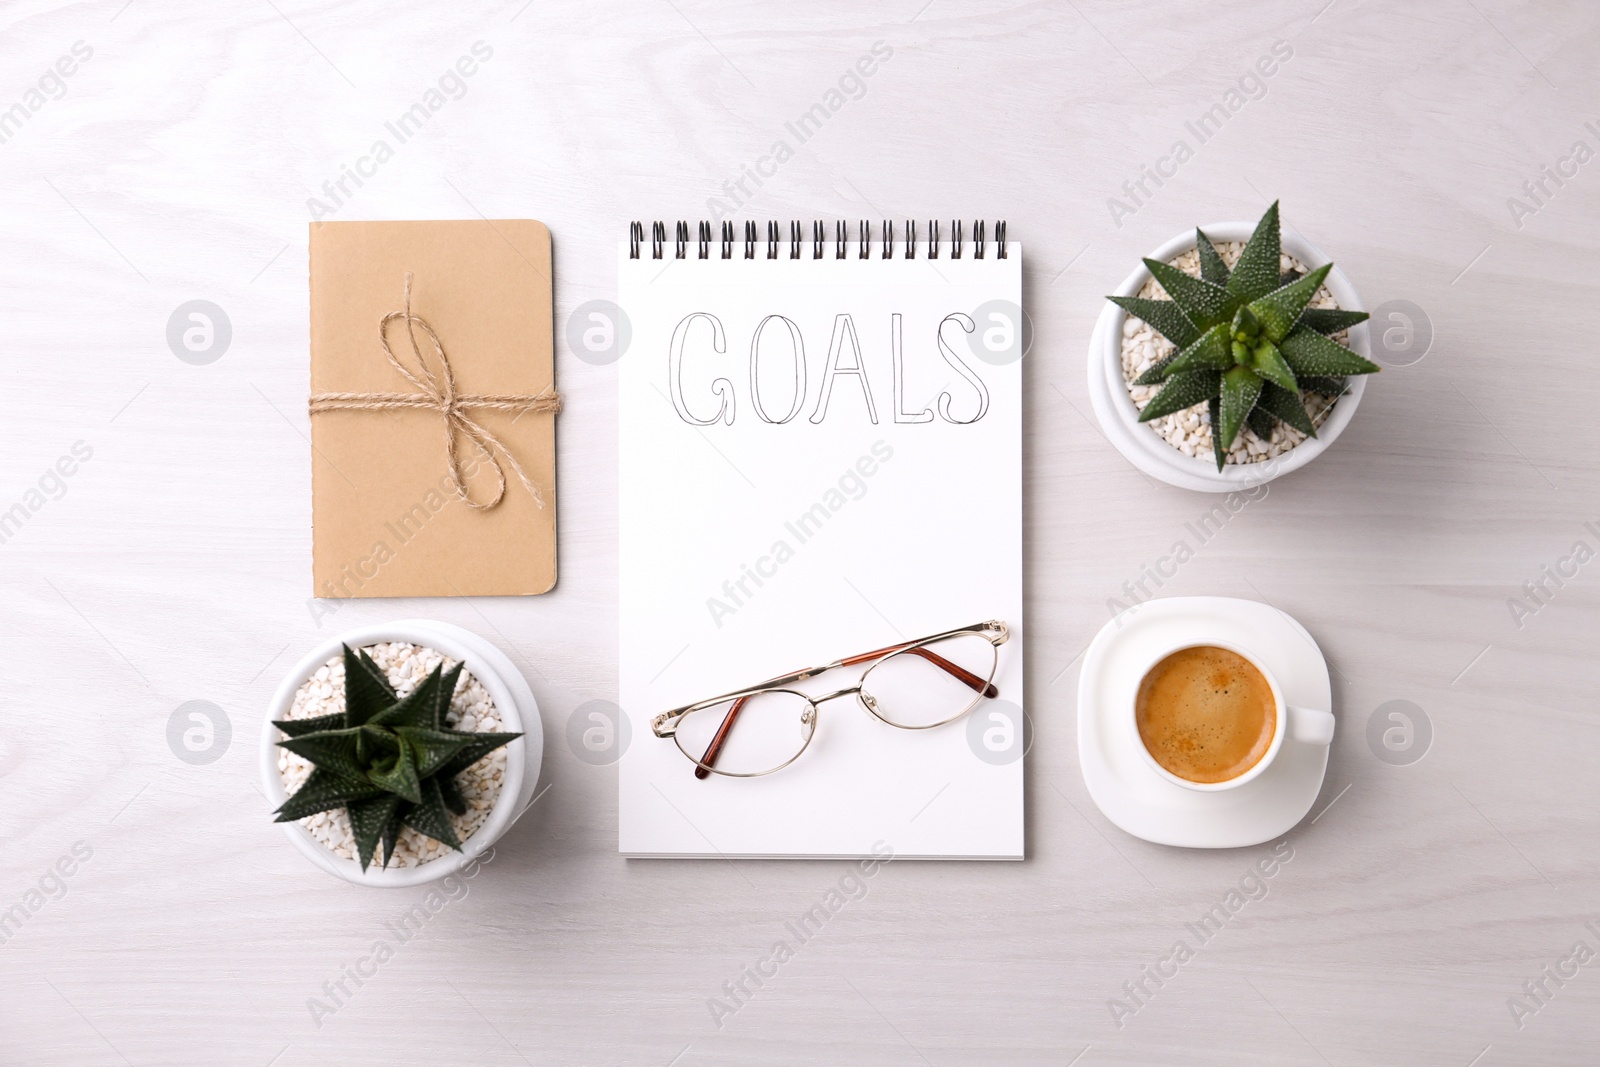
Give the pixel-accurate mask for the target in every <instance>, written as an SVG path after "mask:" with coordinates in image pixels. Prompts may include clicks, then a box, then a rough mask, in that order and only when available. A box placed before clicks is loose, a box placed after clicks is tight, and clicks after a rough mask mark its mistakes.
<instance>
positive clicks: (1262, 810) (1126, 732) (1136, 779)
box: [1078, 596, 1333, 848]
mask: <svg viewBox="0 0 1600 1067" xmlns="http://www.w3.org/2000/svg"><path fill="white" fill-rule="evenodd" d="M1186 641H1201V642H1204V641H1221V642H1225V643H1227V644H1233V645H1238V646H1239V647H1241V648H1247V649H1249V650H1250V651H1251V652H1253V653H1254V654H1255V655H1257V656H1259V657H1260V659H1261V662H1262V664H1263V665H1264V666H1266V667H1267V668H1268V669H1269V670H1270V671H1271V672H1272V673H1273V674H1274V675H1275V676H1276V677H1277V679H1278V683H1279V684H1280V685H1281V686H1282V688H1283V697H1284V700H1285V701H1286V702H1288V703H1290V704H1296V705H1300V706H1303V707H1308V708H1328V709H1330V710H1331V709H1332V707H1333V688H1332V686H1331V685H1330V684H1329V681H1328V664H1327V661H1326V660H1324V659H1323V658H1322V651H1321V649H1319V648H1318V647H1317V643H1316V642H1315V641H1314V640H1312V638H1311V635H1310V634H1309V633H1307V632H1306V630H1305V627H1303V626H1301V625H1300V624H1299V623H1298V622H1296V621H1295V620H1294V619H1293V618H1291V617H1290V616H1288V615H1285V614H1284V613H1283V612H1281V611H1279V610H1278V609H1277V608H1274V607H1271V606H1269V605H1267V604H1260V603H1257V602H1256V601H1253V600H1235V599H1232V598H1230V597H1213V596H1195V597H1167V598H1165V599H1161V600H1151V601H1147V602H1145V603H1143V604H1139V605H1136V606H1134V607H1132V608H1129V609H1128V610H1127V611H1124V612H1122V613H1121V614H1120V615H1118V616H1117V617H1116V618H1114V619H1112V620H1111V621H1110V622H1108V623H1106V625H1105V626H1104V628H1102V629H1101V631H1100V632H1099V633H1098V634H1096V635H1095V639H1094V641H1093V642H1092V643H1091V644H1090V645H1089V651H1088V652H1087V653H1085V654H1084V657H1083V670H1082V673H1081V674H1080V675H1079V678H1078V761H1079V764H1080V765H1081V766H1082V768H1083V781H1084V784H1085V785H1087V786H1088V787H1089V795H1090V796H1091V797H1093V798H1094V802H1095V804H1096V805H1097V806H1098V807H1099V808H1100V810H1101V811H1102V812H1104V813H1105V816H1106V818H1108V819H1110V820H1111V821H1112V822H1114V823H1116V824H1117V825H1118V826H1119V827H1121V828H1122V829H1124V830H1126V831H1127V832H1128V833H1130V834H1132V835H1134V836H1135V837H1142V838H1144V839H1145V840H1146V841H1154V842H1155V843H1156V844H1158V845H1181V846H1184V847H1187V848H1242V847H1244V846H1246V845H1258V844H1260V843H1261V842H1263V841H1270V840H1272V839H1273V838H1275V837H1279V836H1281V835H1282V834H1284V833H1286V832H1287V831H1288V830H1290V829H1292V828H1293V827H1294V826H1295V824H1296V823H1298V822H1299V821H1300V820H1301V819H1303V818H1304V817H1305V815H1306V812H1308V811H1310V810H1311V805H1312V804H1313V803H1315V801H1316V799H1317V794H1318V793H1320V792H1321V791H1322V778H1323V775H1324V773H1325V772H1326V771H1327V768H1328V748H1327V746H1325V745H1313V744H1306V743H1304V742H1300V741H1295V740H1294V739H1293V738H1286V739H1285V740H1284V743H1283V751H1282V752H1280V753H1279V754H1278V758H1277V759H1276V760H1274V761H1273V763H1272V765H1271V766H1269V767H1268V768H1267V769H1266V770H1265V771H1263V772H1262V774H1261V776H1260V777H1259V778H1257V779H1256V780H1255V781H1253V782H1248V783H1246V784H1245V785H1242V786H1239V787H1238V788H1237V789H1229V790H1226V791H1223V792H1217V793H1203V792H1199V791H1197V790H1193V789H1185V788H1183V787H1182V786H1180V785H1174V784H1173V783H1171V782H1169V781H1167V780H1166V779H1164V778H1162V777H1160V776H1159V775H1157V774H1156V772H1155V771H1153V770H1151V769H1150V766H1149V764H1147V763H1146V762H1145V760H1144V757H1143V755H1142V754H1141V753H1140V752H1139V747H1138V746H1139V745H1140V741H1139V738H1138V735H1137V734H1136V732H1135V731H1134V729H1133V723H1132V718H1133V717H1132V715H1131V714H1130V713H1129V709H1130V707H1131V705H1132V703H1133V697H1134V689H1135V687H1136V686H1137V685H1138V684H1139V678H1140V675H1141V673H1142V672H1143V671H1144V669H1145V668H1146V667H1148V666H1149V665H1150V661H1151V659H1152V658H1153V657H1155V656H1157V655H1159V654H1160V651H1161V650H1162V649H1163V648H1172V647H1174V646H1175V645H1177V644H1181V643H1183V642H1186Z"/></svg>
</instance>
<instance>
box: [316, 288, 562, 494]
mask: <svg viewBox="0 0 1600 1067" xmlns="http://www.w3.org/2000/svg"><path fill="white" fill-rule="evenodd" d="M395 319H404V320H405V324H406V337H407V338H408V339H409V340H410V342H411V354H412V355H413V356H415V357H416V360H417V370H416V372H415V373H413V371H412V369H411V368H410V367H408V366H406V365H405V364H404V363H402V362H401V361H400V360H399V358H398V357H396V356H395V354H394V351H393V350H392V349H391V348H390V347H389V323H390V322H392V321H394V320H395ZM418 329H421V330H422V332H423V333H425V334H426V335H427V337H428V340H429V341H431V342H432V343H433V352H434V355H435V356H436V357H437V358H438V363H439V370H438V372H437V373H435V372H434V370H433V369H432V368H431V367H429V366H428V361H427V360H426V359H424V358H423V355H422V346H421V345H420V344H418V343H417V330H418ZM378 342H379V344H381V345H382V346H383V354H384V355H386V356H388V357H389V365H390V366H392V367H393V368H394V369H395V370H397V371H399V372H400V373H401V374H402V375H403V376H404V377H405V379H406V380H407V381H408V382H410V383H411V384H412V385H414V386H415V387H416V389H417V391H416V392H414V393H316V394H314V395H313V396H312V397H311V414H313V415H316V414H319V413H321V412H324V411H398V410H400V409H402V408H420V409H423V410H426V411H436V412H438V413H439V414H440V415H442V416H443V420H442V422H443V426H444V447H445V456H446V459H447V461H448V463H449V467H450V480H451V481H452V482H453V483H454V484H455V488H456V496H458V497H460V498H461V500H462V502H463V503H465V504H466V505H467V506H468V507H471V508H475V509H477V510H478V511H487V510H489V509H490V508H492V507H494V506H496V505H497V504H499V503H500V501H501V500H502V499H504V498H505V495H506V472H505V467H503V466H502V465H501V460H502V459H503V460H504V461H505V462H506V463H509V464H510V465H511V469H512V471H513V472H515V473H516V476H517V478H518V480H519V481H521V482H522V485H523V487H524V488H526V489H527V490H528V493H529V495H530V496H532V497H533V502H534V503H535V504H537V505H539V507H541V508H543V507H544V497H543V496H542V495H541V494H540V492H539V490H538V488H537V487H536V486H535V485H534V484H533V482H532V480H531V479H529V477H528V474H527V472H526V471H524V470H523V469H522V464H520V463H518V462H517V457H516V456H514V455H512V454H511V450H510V449H508V448H506V446H505V443H504V442H503V441H501V440H500V438H498V437H496V436H495V435H494V434H492V433H490V432H489V431H488V430H486V429H485V428H484V427H483V426H482V425H480V424H479V423H478V422H476V421H475V420H473V419H472V418H471V417H470V416H469V415H467V413H466V409H467V408H488V409H489V410H491V411H515V412H516V413H517V415H518V417H519V418H520V417H521V416H522V415H526V414H528V413H529V412H550V413H552V414H553V413H555V412H557V411H560V410H561V396H560V394H558V393H556V392H554V391H553V390H549V389H547V390H545V391H544V392H542V393H538V394H535V395H531V396H530V395H525V394H501V393H457V392H456V382H455V375H454V374H452V373H451V370H450V360H449V359H447V358H446V357H445V354H444V344H443V342H441V341H440V340H439V335H438V334H437V333H435V332H434V329H433V327H432V326H431V325H429V324H428V320H427V319H425V318H423V317H422V316H421V315H414V314H412V312H411V273H410V272H409V271H407V272H406V284H405V308H404V309H403V310H401V311H391V312H389V314H387V315H385V316H384V317H383V318H382V319H380V320H378ZM457 435H460V436H462V437H465V438H466V439H467V440H468V441H470V442H472V444H473V446H474V447H475V448H477V450H478V453H479V454H480V455H481V456H482V457H483V458H484V459H486V460H488V462H489V466H490V467H491V468H492V469H493V470H494V473H495V479H496V482H497V483H498V484H497V486H496V488H495V493H494V499H492V500H487V501H478V500H474V499H473V498H472V494H471V493H470V492H469V491H468V489H467V485H466V482H465V481H463V479H462V477H461V460H460V458H459V456H458V455H457V448H456V445H457V439H456V438H457Z"/></svg>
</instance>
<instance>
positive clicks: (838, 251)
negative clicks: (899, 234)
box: [628, 219, 1008, 260]
mask: <svg viewBox="0 0 1600 1067" xmlns="http://www.w3.org/2000/svg"><path fill="white" fill-rule="evenodd" d="M950 231H951V233H950V258H951V259H960V258H961V253H962V248H963V245H964V244H965V241H966V232H965V227H964V225H963V223H962V221H961V220H960V219H951V220H950ZM695 236H696V239H697V241H698V243H699V252H698V255H699V258H700V259H710V258H712V257H711V240H712V238H711V223H709V222H705V221H701V222H699V223H697V224H696V227H695ZM721 236H722V258H723V259H732V258H734V256H733V249H734V243H735V240H736V238H737V231H736V230H735V228H734V223H733V222H731V221H727V220H724V221H723V223H722V228H721ZM760 238H761V230H760V228H759V227H758V226H757V224H756V223H755V221H754V220H746V221H745V224H744V258H745V259H755V258H756V243H757V242H758V241H759V240H760ZM833 239H834V258H835V259H844V258H845V257H846V255H847V254H848V253H847V251H846V250H847V248H848V247H849V244H850V227H849V224H848V223H846V222H845V221H844V220H843V219H839V220H836V221H835V222H834V227H833ZM689 240H690V238H689V224H688V223H687V222H684V221H681V220H680V221H678V222H676V223H674V224H673V245H674V248H673V253H674V258H676V259H687V258H688V255H689ZM941 243H942V242H941V230H940V226H939V220H938V219H929V220H928V258H929V259H938V258H939V247H940V244H941ZM666 244H667V224H666V223H665V222H659V221H658V222H652V223H651V224H650V258H651V259H662V258H664V257H665V255H666ZM782 244H783V228H782V226H781V224H780V223H778V222H776V221H770V220H769V221H768V222H767V256H766V258H768V259H778V258H780V252H779V250H780V248H781V246H782ZM827 244H828V229H827V223H825V222H823V220H821V219H814V220H812V223H811V258H812V259H813V260H819V259H823V258H825V257H826V255H827ZM988 244H989V242H988V225H987V223H986V222H985V221H984V220H983V219H974V220H973V221H972V258H973V259H983V258H985V256H986V254H987V251H988ZM643 246H644V223H642V222H630V223H629V224H628V258H629V259H638V258H640V256H641V255H642V254H643V251H644V248H643ZM872 246H873V240H872V223H871V222H870V221H869V220H867V219H860V220H858V222H857V224H856V256H857V258H859V259H871V258H872ZM878 246H879V253H878V258H879V259H888V260H892V259H894V258H895V254H894V253H895V248H896V242H895V232H894V221H893V220H892V219H884V220H883V230H882V232H881V233H880V235H879V241H878ZM994 250H995V258H996V259H1005V258H1007V251H1008V249H1007V245H1006V220H1005V219H996V220H995V224H994ZM789 258H790V259H804V258H805V225H804V224H803V223H802V222H801V221H800V220H799V219H793V220H791V221H790V223H789ZM901 258H903V259H916V258H917V224H916V221H915V220H913V219H907V220H906V230H905V240H904V242H903V244H902V252H901Z"/></svg>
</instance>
